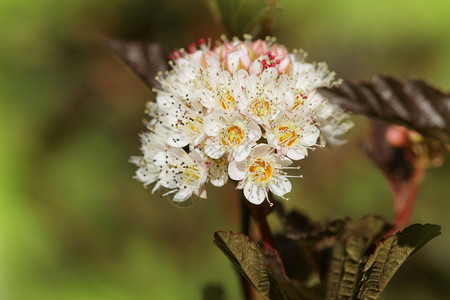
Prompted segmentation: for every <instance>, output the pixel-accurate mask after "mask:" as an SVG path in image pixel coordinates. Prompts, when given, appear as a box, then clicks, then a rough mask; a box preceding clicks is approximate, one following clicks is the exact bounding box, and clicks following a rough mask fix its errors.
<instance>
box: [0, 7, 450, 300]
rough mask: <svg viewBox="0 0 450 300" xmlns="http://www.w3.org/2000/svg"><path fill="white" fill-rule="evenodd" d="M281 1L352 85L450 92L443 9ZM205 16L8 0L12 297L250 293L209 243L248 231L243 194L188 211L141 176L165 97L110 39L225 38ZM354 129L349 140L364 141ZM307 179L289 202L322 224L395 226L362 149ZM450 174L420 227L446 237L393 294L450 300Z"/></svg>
mask: <svg viewBox="0 0 450 300" xmlns="http://www.w3.org/2000/svg"><path fill="white" fill-rule="evenodd" d="M278 7H279V8H280V11H279V13H278V15H277V18H276V20H275V29H274V32H273V33H274V35H275V36H277V37H278V40H279V42H281V43H283V44H285V45H286V46H288V47H289V48H290V49H292V48H303V49H305V50H306V51H308V52H309V53H310V57H309V58H310V59H311V60H320V61H322V60H324V61H327V62H328V63H329V65H330V68H331V69H333V70H336V71H337V73H338V75H339V76H340V77H344V78H347V79H355V78H370V77H372V75H373V74H376V73H380V72H382V73H390V74H393V75H396V76H398V77H401V78H404V77H409V76H415V77H424V78H427V79H428V80H429V81H430V82H433V83H435V84H436V85H437V86H440V87H442V89H443V90H449V89H450V75H449V73H448V69H449V68H448V66H449V65H450V55H449V53H450V31H449V30H448V28H450V19H449V18H448V13H447V12H448V11H449V10H450V3H449V2H448V1H446V0H431V1H427V3H426V5H425V4H424V3H423V2H422V1H417V0H415V1H410V2H408V3H405V2H402V1H388V0H382V1H376V3H375V2H370V1H360V0H349V1H345V2H343V1H333V0H327V1H296V0H280V1H278ZM208 9H209V8H208V5H207V3H206V2H205V1H204V0H185V1H182V0H174V1H156V0H155V1H151V0H149V1H141V0H128V1H121V0H110V1H105V0H100V1H87V0H69V1H64V3H62V2H61V1H56V0H41V1H23V0H2V1H0V25H1V26H0V46H1V51H0V106H1V110H0V114H1V117H0V138H1V140H2V147H0V166H1V167H0V298H2V299H12V300H16V299H24V300H27V299H36V300H39V299H46V300H47V299H50V300H51V299H69V300H70V299H77V300H79V299H105V298H108V299H111V300H113V299H130V298H132V299H199V298H201V295H202V288H203V287H204V286H205V285H206V284H209V283H220V284H221V286H222V287H223V288H224V292H225V295H224V299H237V298H238V295H239V292H240V291H239V285H238V279H237V278H236V276H235V274H234V271H233V269H232V267H231V266H230V265H229V263H228V262H227V261H226V260H225V259H224V258H223V255H222V254H221V253H219V252H218V251H217V249H216V247H215V246H214V245H213V244H212V242H211V233H212V232H214V231H216V230H218V229H224V230H234V231H236V230H237V229H238V225H237V224H238V217H237V215H238V207H239V205H238V199H237V198H236V199H235V198H233V197H230V196H229V195H233V187H232V186H227V187H225V188H222V189H220V190H219V189H214V188H211V191H210V192H209V194H210V195H211V197H210V199H208V200H204V201H200V202H199V203H197V205H195V207H193V208H191V209H179V208H176V207H174V206H173V205H171V204H170V202H169V201H168V200H167V199H165V198H160V197H159V195H149V193H148V192H147V191H145V190H144V189H143V188H142V187H141V186H140V184H139V183H137V182H136V181H134V180H132V179H131V176H133V172H134V166H132V165H130V164H128V163H127V160H128V157H129V156H131V155H136V154H138V153H139V151H138V147H139V141H138V137H137V135H138V133H139V132H141V131H143V129H144V127H143V125H142V124H141V123H140V121H139V120H141V119H142V118H143V117H144V113H143V110H144V103H145V102H146V101H148V100H151V99H152V97H153V95H151V94H150V93H149V91H148V89H146V88H145V87H144V85H143V84H142V83H141V82H140V81H139V80H138V79H137V78H136V77H135V75H134V74H132V73H131V72H129V71H127V69H126V68H125V67H124V65H123V64H122V63H121V62H120V61H119V60H118V59H117V58H116V57H115V56H114V55H113V54H112V53H111V52H110V50H109V49H107V48H106V47H104V46H103V45H101V44H100V43H99V42H98V37H99V36H110V37H114V38H122V39H144V40H147V41H148V42H149V43H151V42H160V43H161V45H163V47H164V49H165V50H166V51H170V50H171V49H173V48H175V47H185V46H187V45H188V44H189V43H190V42H192V41H196V40H198V39H199V38H200V37H205V38H208V37H211V38H213V39H215V38H217V37H219V36H220V35H221V34H222V33H223V27H222V26H220V25H218V24H217V23H216V21H215V20H214V18H213V16H212V15H211V14H210V13H209V11H208ZM357 122H358V124H357V125H358V126H359V128H360V131H358V130H355V131H354V133H353V136H350V137H349V138H350V139H352V138H356V136H358V135H361V134H362V133H363V131H364V123H363V122H360V120H359V119H357ZM357 128H358V127H357ZM301 171H302V173H303V175H304V177H305V178H304V179H302V180H299V181H298V183H297V184H296V185H295V187H294V191H293V192H294V193H295V195H292V199H296V201H290V202H289V203H288V204H289V206H290V207H293V206H296V207H300V208H301V209H302V210H303V211H305V212H307V213H308V214H309V215H311V216H312V217H313V218H314V219H316V220H321V221H322V220H324V219H325V218H328V217H332V216H339V215H340V216H342V215H350V216H352V217H353V218H357V217H359V216H361V215H364V214H366V213H377V214H382V215H384V216H386V217H391V214H392V213H391V203H390V202H389V201H388V200H386V199H389V196H390V195H389V191H388V188H387V185H386V184H385V182H384V180H383V177H382V175H381V174H380V173H379V171H377V170H376V168H375V167H373V166H372V164H371V162H370V161H369V160H368V159H367V158H365V157H364V154H363V153H362V152H361V151H360V150H359V149H358V147H357V146H355V144H354V143H349V144H347V145H345V146H343V147H340V148H336V149H333V150H330V151H325V150H317V151H315V152H314V153H312V154H311V157H310V159H308V160H307V161H305V162H304V163H303V164H302V170H301ZM449 173H450V168H449V164H448V162H447V163H446V164H444V165H443V166H442V167H441V168H438V169H432V170H430V171H429V172H428V173H427V177H426V178H425V182H424V185H423V187H422V189H421V192H420V193H419V195H418V199H417V205H416V212H415V215H414V220H413V221H414V222H421V223H427V222H432V223H437V224H441V225H442V227H443V228H444V229H443V236H442V237H441V238H439V239H436V241H434V242H433V244H432V245H430V247H426V248H425V249H423V250H422V251H421V252H420V253H418V254H417V255H416V256H415V257H413V258H412V259H411V261H410V262H409V264H406V265H405V266H404V267H402V268H401V269H400V270H399V273H398V276H397V277H395V278H394V279H393V281H392V283H391V284H390V286H388V288H387V289H386V291H385V294H384V296H383V298H382V299H445V298H448V295H449V293H450V291H449V287H448V284H447V283H448V280H449V278H450V271H449V270H450V260H449V259H448V257H447V253H448V252H449V251H450V243H449V239H448V233H447V232H446V228H449V227H450V220H449V219H448V212H449V210H450V202H449V201H447V200H448V199H447V198H448V192H449V190H448V178H449ZM362 199H364V200H362ZM272 221H274V220H272ZM272 225H274V226H276V225H277V223H276V221H274V222H273V224H272ZM411 270H414V274H415V277H414V278H412V277H411V276H410V274H411Z"/></svg>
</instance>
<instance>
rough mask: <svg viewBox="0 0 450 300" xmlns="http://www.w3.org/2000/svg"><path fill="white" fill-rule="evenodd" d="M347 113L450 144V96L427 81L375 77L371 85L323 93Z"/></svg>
mask: <svg viewBox="0 0 450 300" xmlns="http://www.w3.org/2000/svg"><path fill="white" fill-rule="evenodd" d="M320 93H321V94H322V95H323V96H324V97H326V98H327V99H329V100H330V101H331V102H332V103H335V104H336V105H339V106H341V107H342V108H344V109H345V110H348V111H351V112H354V113H359V114H364V115H367V116H371V117H375V118H380V119H382V120H385V121H387V122H393V123H397V124H400V125H404V126H408V127H409V128H411V129H413V130H417V131H418V132H420V133H422V134H423V135H425V136H431V137H433V138H436V139H438V140H441V141H442V142H444V143H450V117H449V116H450V93H444V92H442V91H440V90H439V89H437V88H434V87H432V86H431V85H429V84H428V83H426V82H424V81H423V80H417V79H408V80H406V81H405V82H400V81H399V80H398V79H396V78H393V77H388V76H375V77H374V78H373V79H372V82H371V83H368V82H361V83H352V82H349V81H344V82H342V84H341V85H340V86H339V87H332V88H323V89H322V90H321V92H320Z"/></svg>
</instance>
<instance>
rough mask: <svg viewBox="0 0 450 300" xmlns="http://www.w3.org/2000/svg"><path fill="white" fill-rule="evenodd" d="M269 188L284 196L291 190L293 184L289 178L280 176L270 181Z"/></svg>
mask: <svg viewBox="0 0 450 300" xmlns="http://www.w3.org/2000/svg"><path fill="white" fill-rule="evenodd" d="M269 189H270V191H271V192H272V193H274V194H275V195H277V196H283V195H284V194H286V193H289V192H290V191H291V189H292V184H291V182H290V181H289V180H288V179H287V178H285V177H278V178H276V179H275V178H274V180H272V182H270V183H269Z"/></svg>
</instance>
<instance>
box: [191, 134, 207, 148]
mask: <svg viewBox="0 0 450 300" xmlns="http://www.w3.org/2000/svg"><path fill="white" fill-rule="evenodd" d="M205 138H206V134H205V133H203V132H202V133H200V135H199V136H197V137H196V138H195V139H194V141H193V142H192V146H197V145H198V144H200V143H201V142H203V140H204V139H205Z"/></svg>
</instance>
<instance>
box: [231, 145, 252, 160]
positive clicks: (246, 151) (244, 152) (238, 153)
mask: <svg viewBox="0 0 450 300" xmlns="http://www.w3.org/2000/svg"><path fill="white" fill-rule="evenodd" d="M253 145H254V143H248V142H247V143H244V144H241V145H239V147H237V149H236V150H234V152H233V157H234V159H235V160H237V161H243V160H245V159H246V158H247V157H248V156H249V155H250V152H252V146H253Z"/></svg>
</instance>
